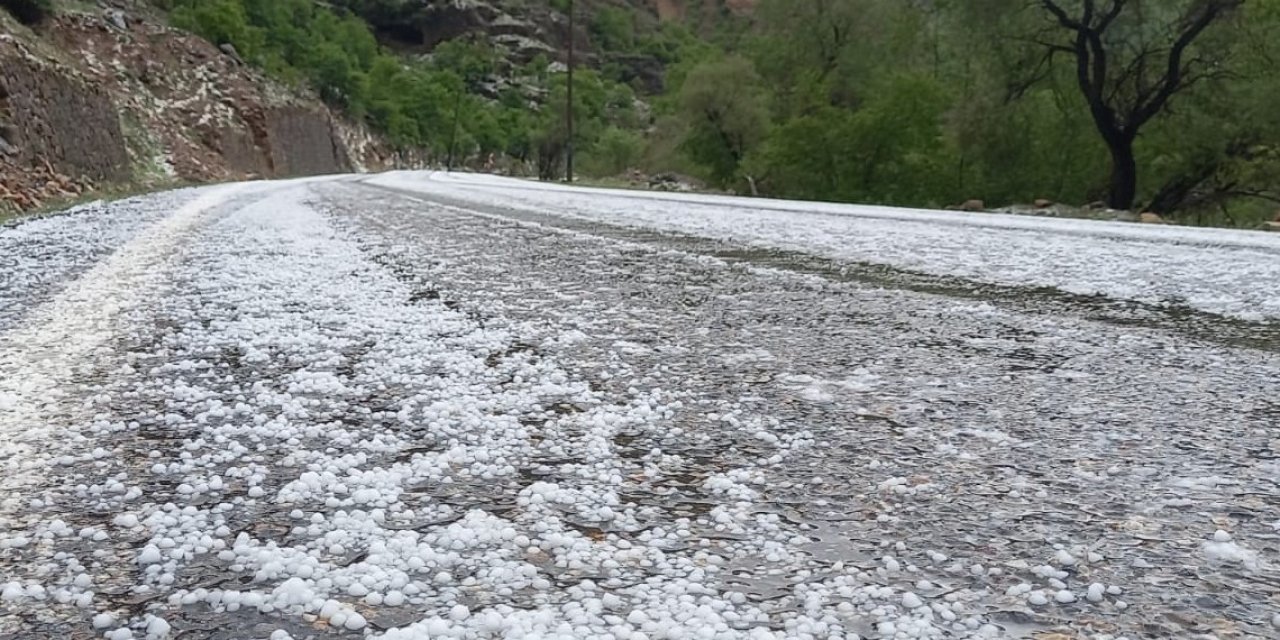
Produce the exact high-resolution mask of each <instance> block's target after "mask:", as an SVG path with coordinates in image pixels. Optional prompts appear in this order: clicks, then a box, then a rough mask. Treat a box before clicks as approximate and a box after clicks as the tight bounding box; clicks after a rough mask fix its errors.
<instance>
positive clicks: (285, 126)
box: [0, 9, 394, 209]
mask: <svg viewBox="0 0 1280 640" xmlns="http://www.w3.org/2000/svg"><path fill="white" fill-rule="evenodd" d="M0 139H2V141H0V207H4V206H5V205H6V204H7V206H8V208H10V209H13V208H18V209H26V208H33V207H39V206H41V205H42V204H43V203H44V202H46V201H48V200H49V199H51V198H62V197H67V196H72V195H76V194H78V193H81V192H83V191H85V190H87V189H89V188H91V187H93V186H94V185H102V184H108V183H136V184H141V185H144V186H145V185H150V184H161V183H164V182H172V181H193V182H204V181H210V180H220V179H237V178H247V177H284V176H296V175H310V174H320V173H337V172H346V171H351V170H353V169H365V168H379V167H382V166H386V165H388V164H390V163H392V162H394V158H393V157H392V156H391V154H390V153H389V151H388V150H387V149H386V148H385V146H384V145H381V144H380V143H379V142H378V141H377V140H376V139H375V138H374V137H373V136H372V135H370V134H369V133H368V132H367V131H364V130H363V129H362V128H361V127H359V126H356V125H353V124H350V123H347V122H343V121H342V120H341V119H340V118H338V117H337V116H335V114H333V113H332V112H331V111H330V110H329V109H327V108H326V107H325V106H324V105H323V104H321V103H320V102H319V101H318V100H317V99H315V98H314V97H312V96H308V95H306V94H304V93H300V92H298V91H294V90H289V89H286V88H284V87H281V86H279V85H277V84H276V83H274V82H271V81H269V80H268V79H267V78H265V77H263V76H262V75H261V74H258V73H256V72H254V71H252V70H250V69H248V68H246V67H244V66H243V65H241V64H240V63H239V62H238V61H237V59H236V58H235V57H233V55H231V54H230V53H229V52H225V51H222V50H219V49H218V48H217V47H215V46H213V45H211V44H209V43H208V42H206V41H204V40H202V39H200V38H197V37H195V36H192V35H190V34H187V33H185V32H181V31H177V30H173V29H170V28H168V27H166V26H164V25H163V22H162V21H161V20H159V19H158V17H157V16H154V15H150V14H148V13H146V12H145V11H144V10H141V9H139V10H138V11H136V12H132V11H124V10H120V9H109V10H107V11H106V12H104V13H88V14H77V15H64V16H60V17H56V18H53V19H52V20H50V21H47V22H46V23H44V24H42V25H40V26H39V27H38V28H37V29H36V30H34V31H32V30H28V29H27V28H25V27H22V26H20V25H18V24H17V23H16V22H14V21H13V20H11V19H10V18H9V16H7V15H4V13H3V12H2V11H0Z"/></svg>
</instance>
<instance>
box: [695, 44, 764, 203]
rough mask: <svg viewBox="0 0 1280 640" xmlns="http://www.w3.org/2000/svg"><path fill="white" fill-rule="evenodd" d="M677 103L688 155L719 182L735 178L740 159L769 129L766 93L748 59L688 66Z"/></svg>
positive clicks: (737, 57)
mask: <svg viewBox="0 0 1280 640" xmlns="http://www.w3.org/2000/svg"><path fill="white" fill-rule="evenodd" d="M679 105H680V113H681V115H682V116H683V119H684V121H685V124H686V126H687V135H686V137H685V140H684V142H683V144H682V148H683V149H684V151H685V152H686V153H688V154H689V157H690V158H691V159H693V160H694V161H695V162H697V163H698V164H700V165H702V166H703V167H706V171H707V174H708V177H710V178H711V179H712V180H713V181H715V182H716V183H718V184H720V185H722V186H723V185H729V184H730V183H732V182H734V181H735V180H737V179H738V178H739V177H741V176H740V171H739V170H740V168H741V165H742V161H743V160H744V159H745V158H746V157H747V154H748V153H750V152H751V151H752V150H753V149H754V148H755V147H756V145H758V144H759V143H760V142H761V141H762V140H764V138H765V136H766V135H767V133H768V130H769V110H768V94H767V93H766V91H765V90H764V87H763V85H762V82H761V79H760V76H759V74H757V73H756V70H755V68H754V67H753V66H752V64H751V61H749V60H747V59H746V58H742V57H739V56H729V57H726V58H722V59H719V60H714V61H710V62H706V63H703V64H702V65H699V66H698V67H696V68H694V69H693V70H692V71H690V72H689V76H688V78H687V79H686V80H685V81H684V83H683V87H682V89H681V92H680V94H679Z"/></svg>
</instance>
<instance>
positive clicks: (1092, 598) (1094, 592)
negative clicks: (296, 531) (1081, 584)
mask: <svg viewBox="0 0 1280 640" xmlns="http://www.w3.org/2000/svg"><path fill="white" fill-rule="evenodd" d="M1105 592H1106V587H1104V586H1102V583H1101V582H1095V583H1093V584H1091V585H1089V593H1088V595H1087V596H1086V597H1087V598H1088V599H1089V602H1102V594H1103V593H1105Z"/></svg>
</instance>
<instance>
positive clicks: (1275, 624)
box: [1271, 613, 1280, 629]
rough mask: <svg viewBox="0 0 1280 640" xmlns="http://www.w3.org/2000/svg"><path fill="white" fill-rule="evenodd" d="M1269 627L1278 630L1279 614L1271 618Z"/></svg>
mask: <svg viewBox="0 0 1280 640" xmlns="http://www.w3.org/2000/svg"><path fill="white" fill-rule="evenodd" d="M1271 626H1273V627H1276V628H1277V629H1280V613H1277V614H1276V615H1274V616H1272V617H1271Z"/></svg>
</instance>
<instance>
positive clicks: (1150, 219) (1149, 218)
mask: <svg viewBox="0 0 1280 640" xmlns="http://www.w3.org/2000/svg"><path fill="white" fill-rule="evenodd" d="M1138 221H1139V222H1141V223H1142V224H1164V218H1162V217H1160V214H1158V213H1154V212H1151V211H1147V212H1145V213H1143V214H1142V215H1140V216H1138Z"/></svg>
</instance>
